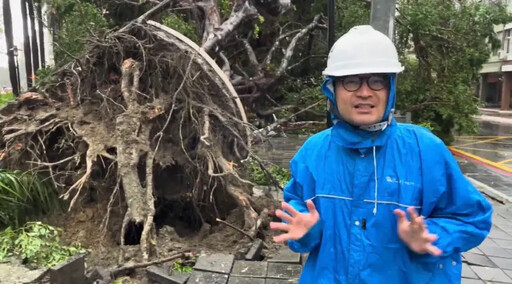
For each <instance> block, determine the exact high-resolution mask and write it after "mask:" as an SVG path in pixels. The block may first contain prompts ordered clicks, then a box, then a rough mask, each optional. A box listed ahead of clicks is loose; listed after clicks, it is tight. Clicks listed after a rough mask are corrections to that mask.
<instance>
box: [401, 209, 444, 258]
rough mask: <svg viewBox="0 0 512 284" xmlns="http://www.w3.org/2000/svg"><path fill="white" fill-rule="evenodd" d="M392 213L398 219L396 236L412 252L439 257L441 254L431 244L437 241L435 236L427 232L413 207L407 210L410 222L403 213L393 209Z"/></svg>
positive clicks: (422, 220)
mask: <svg viewBox="0 0 512 284" xmlns="http://www.w3.org/2000/svg"><path fill="white" fill-rule="evenodd" d="M393 212H394V213H395V215H396V216H397V217H398V226H397V230H398V235H399V236H400V238H401V239H402V241H403V242H404V243H405V244H406V245H407V246H408V247H409V248H410V249H411V250H412V251H414V252H416V253H419V254H426V253H429V254H431V255H434V256H440V255H441V254H442V253H443V252H442V251H441V250H440V249H439V248H437V247H436V246H434V245H433V244H432V243H433V242H434V241H435V240H437V235H434V234H430V233H429V232H428V229H427V224H426V223H425V219H424V217H423V216H418V213H417V212H416V210H415V209H414V208H413V207H409V208H407V212H408V213H409V219H410V221H409V220H407V217H406V216H405V215H406V214H405V212H404V211H402V210H400V209H395V211H393Z"/></svg>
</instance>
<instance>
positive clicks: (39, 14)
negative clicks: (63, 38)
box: [36, 0, 46, 68]
mask: <svg viewBox="0 0 512 284" xmlns="http://www.w3.org/2000/svg"><path fill="white" fill-rule="evenodd" d="M43 5H44V4H43V3H42V1H41V0H38V1H37V5H36V13H37V26H38V27H39V55H40V57H41V68H44V65H45V64H46V58H45V54H44V53H45V50H44V23H43V13H42V9H43Z"/></svg>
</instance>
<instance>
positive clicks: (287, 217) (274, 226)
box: [270, 200, 320, 243]
mask: <svg viewBox="0 0 512 284" xmlns="http://www.w3.org/2000/svg"><path fill="white" fill-rule="evenodd" d="M281 206H282V208H283V210H285V211H286V212H288V213H289V214H287V213H285V212H283V211H282V210H279V209H278V210H276V216H277V217H279V218H281V219H282V220H283V221H285V222H286V223H281V222H270V229H271V230H280V231H284V232H285V233H284V234H281V235H278V236H275V237H274V241H275V242H276V243H281V242H285V241H289V240H298V239H300V238H302V237H303V236H304V235H305V234H306V233H307V232H308V231H309V230H310V229H311V228H312V227H313V226H314V225H315V224H316V222H318V220H319V219H320V215H319V214H318V211H316V208H315V204H314V203H313V201H311V200H308V201H307V202H306V206H307V207H308V211H309V213H300V212H298V211H297V210H295V209H294V208H293V207H292V206H291V205H290V204H288V203H286V202H283V203H281Z"/></svg>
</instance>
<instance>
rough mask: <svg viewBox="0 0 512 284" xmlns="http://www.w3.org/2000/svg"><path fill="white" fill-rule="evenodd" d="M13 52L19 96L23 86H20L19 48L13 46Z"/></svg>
mask: <svg viewBox="0 0 512 284" xmlns="http://www.w3.org/2000/svg"><path fill="white" fill-rule="evenodd" d="M11 50H12V54H13V55H14V58H15V59H16V61H15V62H16V84H17V86H16V87H17V88H16V89H17V90H18V94H16V95H17V96H18V95H19V93H20V92H21V90H20V89H21V84H20V65H19V62H18V46H16V45H15V46H13V48H12V49H11Z"/></svg>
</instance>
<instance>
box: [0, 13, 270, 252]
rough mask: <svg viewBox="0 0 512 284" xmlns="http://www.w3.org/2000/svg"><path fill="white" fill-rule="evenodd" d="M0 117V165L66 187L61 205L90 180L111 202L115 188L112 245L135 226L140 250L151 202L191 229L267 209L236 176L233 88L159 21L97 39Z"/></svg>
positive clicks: (243, 141)
mask: <svg viewBox="0 0 512 284" xmlns="http://www.w3.org/2000/svg"><path fill="white" fill-rule="evenodd" d="M0 115H1V116H0V119H1V121H0V125H1V127H2V134H1V136H0V139H1V140H0V141H1V143H2V145H3V146H4V148H5V153H4V162H5V163H6V164H7V166H8V167H9V168H25V169H30V170H33V171H37V172H39V173H41V174H44V175H46V176H47V177H49V178H51V180H52V181H53V182H54V183H55V185H57V186H59V187H60V188H63V189H67V190H66V192H65V193H63V195H62V198H64V199H68V200H69V201H70V203H69V204H70V209H71V208H72V207H73V206H75V204H76V202H77V200H78V198H79V197H80V196H81V195H83V194H84V192H86V191H87V190H90V189H91V188H94V187H103V188H110V190H111V199H110V200H111V203H112V200H114V196H115V195H116V194H119V193H121V192H122V193H124V200H125V202H126V205H127V210H126V213H125V217H124V221H123V224H122V228H121V231H122V232H121V245H124V244H125V242H124V240H125V234H126V233H127V230H134V228H136V229H138V230H139V232H140V246H141V249H142V255H143V257H144V259H147V258H148V257H149V252H150V245H151V242H150V240H151V239H154V238H152V236H153V234H155V230H154V229H155V228H154V220H153V219H154V217H155V211H156V210H155V201H156V199H167V200H179V201H180V202H176V204H180V203H181V204H183V203H185V204H187V206H188V207H190V208H193V209H192V210H191V209H190V208H188V210H189V211H190V212H192V215H193V216H196V217H197V220H196V221H197V222H198V223H199V226H201V225H204V224H207V223H210V224H214V223H215V219H216V218H220V219H224V218H226V216H227V215H228V214H230V212H231V210H232V209H234V208H242V209H243V210H241V211H239V212H242V213H241V214H243V216H240V217H241V218H240V219H241V220H243V221H242V222H241V224H240V225H241V226H242V228H243V229H244V231H245V232H247V233H248V234H249V235H252V236H255V235H256V233H257V231H258V227H259V225H260V224H261V220H260V217H262V218H263V217H264V215H265V214H266V213H265V211H264V210H258V211H256V210H255V209H254V207H253V205H254V201H253V200H252V197H251V194H250V182H248V181H246V180H245V179H244V176H243V168H244V166H243V164H242V163H241V161H243V160H244V159H246V158H247V157H248V156H249V155H250V154H251V149H250V139H251V137H250V136H251V129H250V126H249V124H248V123H247V119H246V117H245V112H244V109H243V107H242V105H241V102H240V100H239V98H238V95H237V93H236V92H235V91H234V89H233V87H232V85H231V84H230V82H229V80H228V79H227V77H226V76H225V75H224V73H223V72H222V71H221V70H220V68H219V67H218V66H217V65H216V64H215V62H214V61H213V60H212V59H211V58H210V57H209V56H208V55H207V54H206V53H205V52H204V50H202V49H200V48H199V47H198V46H197V45H196V44H194V43H193V42H191V41H190V40H189V39H188V38H186V37H184V36H183V35H181V34H179V33H177V32H176V31H174V30H172V29H169V28H167V27H164V26H162V25H160V24H158V23H156V22H153V21H148V22H142V21H141V22H133V23H131V24H129V25H128V26H126V27H125V28H123V29H121V30H119V31H116V32H113V33H111V34H110V35H108V36H107V37H106V38H105V39H104V40H101V41H97V42H96V43H94V44H92V45H91V46H90V48H89V49H88V51H87V52H86V55H85V56H84V57H81V58H80V59H79V60H76V61H73V62H72V63H70V64H68V65H65V66H64V67H62V68H61V69H60V70H58V71H56V73H55V74H54V75H53V76H52V80H48V81H47V83H46V84H45V85H40V86H39V89H38V92H37V93H36V92H33V93H27V94H25V95H24V96H22V97H20V98H19V100H18V101H17V102H16V103H15V104H11V105H9V106H7V107H5V108H3V109H2V110H1V113H0ZM239 172H240V174H239ZM112 188H113V190H112ZM110 205H111V204H109V207H108V208H109V209H108V210H110V209H111V206H110ZM176 207H177V208H178V206H176ZM106 223H108V212H107V214H106V219H105V224H104V226H106V225H107V224H106Z"/></svg>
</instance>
